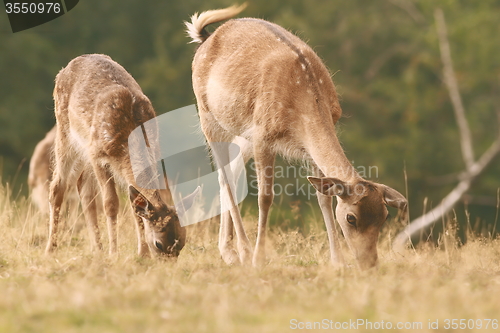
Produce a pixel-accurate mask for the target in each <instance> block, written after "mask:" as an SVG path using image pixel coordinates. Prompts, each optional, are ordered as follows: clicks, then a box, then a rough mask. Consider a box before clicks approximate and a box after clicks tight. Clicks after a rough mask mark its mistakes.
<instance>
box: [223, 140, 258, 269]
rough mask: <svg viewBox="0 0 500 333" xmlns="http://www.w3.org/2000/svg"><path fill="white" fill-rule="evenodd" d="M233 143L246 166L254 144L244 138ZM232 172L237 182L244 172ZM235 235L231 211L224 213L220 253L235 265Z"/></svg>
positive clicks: (227, 261)
mask: <svg viewBox="0 0 500 333" xmlns="http://www.w3.org/2000/svg"><path fill="white" fill-rule="evenodd" d="M232 143H233V144H236V145H237V146H238V147H239V149H240V151H241V155H242V157H243V162H244V164H246V163H247V162H248V160H249V159H250V158H251V157H252V143H251V142H250V141H248V140H247V139H245V138H242V137H236V138H235V139H234V140H233V142H232ZM231 171H232V172H233V175H234V179H235V181H236V182H237V181H238V179H239V178H240V175H241V173H242V172H243V168H240V169H239V170H235V169H231ZM233 233H234V226H233V220H232V218H231V213H230V212H229V211H224V212H222V213H221V217H220V232H219V251H220V252H221V254H222V253H226V256H225V257H224V256H223V258H224V261H225V262H226V263H228V264H235V263H236V262H238V254H237V252H236V250H235V249H234V248H233Z"/></svg>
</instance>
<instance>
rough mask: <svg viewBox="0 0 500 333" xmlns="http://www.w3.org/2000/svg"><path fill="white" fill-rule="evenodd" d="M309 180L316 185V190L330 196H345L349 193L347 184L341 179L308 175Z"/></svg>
mask: <svg viewBox="0 0 500 333" xmlns="http://www.w3.org/2000/svg"><path fill="white" fill-rule="evenodd" d="M307 180H308V181H309V182H310V183H311V184H312V186H314V188H315V189H316V191H318V192H320V193H323V194H324V195H329V196H334V195H336V196H339V197H342V196H345V195H347V192H348V191H347V184H346V183H345V182H343V181H341V180H340V179H337V178H330V177H322V178H318V177H312V176H309V177H307Z"/></svg>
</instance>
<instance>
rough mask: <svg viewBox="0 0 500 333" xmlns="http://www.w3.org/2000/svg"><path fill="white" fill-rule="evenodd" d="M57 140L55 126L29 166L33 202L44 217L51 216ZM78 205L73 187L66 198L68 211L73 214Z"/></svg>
mask: <svg viewBox="0 0 500 333" xmlns="http://www.w3.org/2000/svg"><path fill="white" fill-rule="evenodd" d="M55 140H56V127H55V126H54V127H52V129H51V130H50V131H49V132H47V134H46V135H45V137H44V138H43V139H42V140H40V142H38V143H37V145H36V146H35V149H34V150H33V155H32V156H31V160H30V165H29V173H28V187H29V189H30V192H31V201H32V202H33V204H34V205H35V206H36V207H37V208H38V210H39V211H40V213H42V215H48V214H49V186H50V182H51V181H52V172H53V160H52V152H53V150H54V143H55ZM78 203H79V199H78V194H77V193H76V188H75V187H71V188H70V189H69V193H68V194H67V195H66V198H65V204H66V206H67V210H68V211H69V212H71V211H73V210H75V209H77V208H78ZM63 211H64V209H63Z"/></svg>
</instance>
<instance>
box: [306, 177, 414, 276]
mask: <svg viewBox="0 0 500 333" xmlns="http://www.w3.org/2000/svg"><path fill="white" fill-rule="evenodd" d="M307 179H308V180H309V182H310V183H311V184H312V185H313V186H314V188H315V189H316V190H317V191H318V192H320V193H322V194H324V195H328V196H336V197H337V207H336V209H335V215H336V218H337V221H338V223H339V224H340V227H341V228H342V232H343V234H344V236H345V239H346V241H347V244H348V245H349V248H350V249H351V251H352V252H353V254H354V256H355V257H356V259H357V261H358V264H359V266H360V268H362V269H364V268H370V267H373V266H375V265H376V264H377V259H378V255H377V240H378V235H379V231H380V228H381V227H382V225H383V224H384V222H385V221H386V220H387V218H388V216H389V213H388V211H387V208H386V205H388V206H390V207H395V208H398V209H400V210H402V211H405V210H406V207H407V204H408V202H407V200H406V198H405V197H404V196H403V195H402V194H401V193H399V192H398V191H396V190H394V189H392V188H390V187H388V186H386V185H382V184H377V183H373V182H369V181H366V180H359V181H357V182H355V183H346V182H344V181H342V180H339V179H337V178H330V177H323V178H316V177H308V178H307Z"/></svg>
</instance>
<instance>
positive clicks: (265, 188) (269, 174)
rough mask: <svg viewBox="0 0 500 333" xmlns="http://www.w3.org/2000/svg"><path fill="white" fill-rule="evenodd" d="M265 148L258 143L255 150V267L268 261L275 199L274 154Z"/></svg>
mask: <svg viewBox="0 0 500 333" xmlns="http://www.w3.org/2000/svg"><path fill="white" fill-rule="evenodd" d="M265 147H266V145H265V144H257V143H256V144H255V149H254V160H255V172H256V174H257V183H258V203H259V226H258V230H257V242H256V245H255V251H254V254H253V260H252V263H253V266H254V267H259V266H262V265H263V264H264V263H265V260H266V249H265V247H266V226H267V219H268V215H269V209H270V207H271V205H272V203H273V199H274V191H273V184H274V154H273V153H272V152H270V151H268V150H267V149H265Z"/></svg>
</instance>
